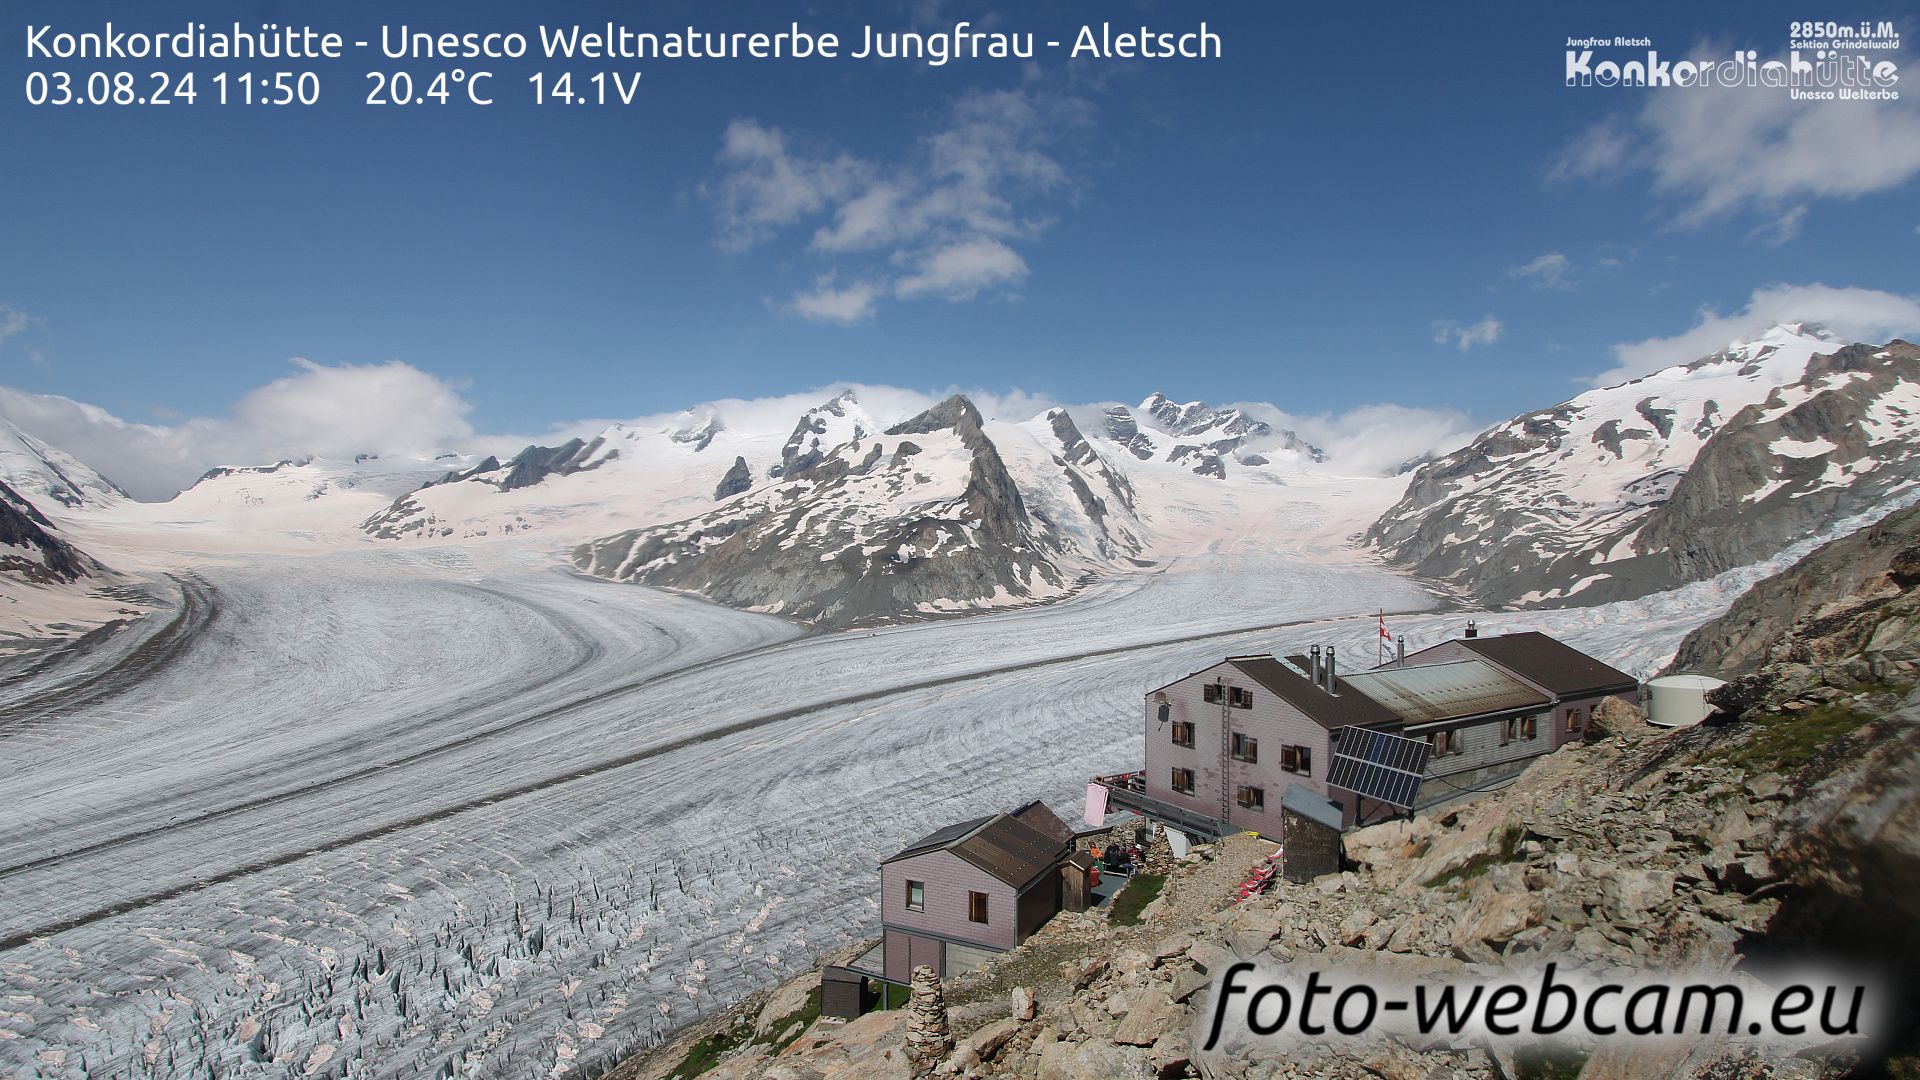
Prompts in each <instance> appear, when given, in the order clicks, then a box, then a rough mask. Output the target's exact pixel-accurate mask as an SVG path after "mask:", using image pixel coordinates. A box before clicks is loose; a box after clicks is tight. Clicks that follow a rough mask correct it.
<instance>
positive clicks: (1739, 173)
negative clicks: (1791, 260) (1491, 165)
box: [1549, 44, 1920, 242]
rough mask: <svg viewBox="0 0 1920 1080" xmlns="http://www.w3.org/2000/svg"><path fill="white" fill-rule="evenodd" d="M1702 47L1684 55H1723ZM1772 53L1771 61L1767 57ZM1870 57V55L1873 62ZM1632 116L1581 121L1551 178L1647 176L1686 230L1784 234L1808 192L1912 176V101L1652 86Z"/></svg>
mask: <svg viewBox="0 0 1920 1080" xmlns="http://www.w3.org/2000/svg"><path fill="white" fill-rule="evenodd" d="M1729 54H1730V50H1729V49H1724V48H1721V47H1719V46H1716V45H1713V44H1703V45H1699V46H1696V47H1695V48H1694V50H1693V51H1692V52H1691V53H1690V54H1689V55H1692V56H1703V57H1705V56H1725V55H1729ZM1776 59H1778V58H1776ZM1876 59H1879V58H1876ZM1642 102H1643V103H1642V104H1641V106H1640V107H1639V109H1638V110H1637V111H1636V112H1634V113H1633V114H1631V115H1628V116H1620V117H1614V118H1611V119H1609V120H1607V121H1604V122H1602V123H1601V124H1599V125H1596V126H1595V127H1593V128H1590V129H1589V130H1588V131H1587V132H1586V133H1585V134H1584V135H1582V136H1581V137H1580V138H1579V139H1578V140H1576V141H1575V142H1574V143H1573V144H1572V145H1570V146H1568V147H1567V148H1566V149H1565V150H1564V151H1563V152H1562V153H1561V155H1560V157H1559V160H1558V161H1556V162H1555V163H1554V165H1553V166H1552V168H1551V169H1550V170H1549V176H1550V177H1553V178H1555V179H1559V180H1576V179H1611V178H1615V177H1618V176H1620V175H1623V174H1625V173H1628V172H1640V171H1644V172H1646V173H1648V174H1649V175H1650V176H1651V180H1652V189H1653V191H1654V193H1655V194H1657V195H1659V196H1662V197H1664V198H1668V199H1671V200H1673V202H1674V203H1675V206H1676V210H1675V215H1674V223H1675V224H1677V225H1679V226H1682V227H1693V226H1698V225H1701V224H1704V223H1706V222H1709V221H1713V220H1717V219H1721V218H1725V217H1727V216H1730V215H1733V214H1738V213H1753V214H1758V215H1760V216H1762V217H1764V218H1766V219H1767V220H1768V221H1769V222H1770V223H1771V224H1772V228H1771V229H1770V230H1768V231H1764V232H1762V233H1761V234H1760V235H1759V236H1757V237H1756V238H1757V239H1762V240H1766V241H1768V242H1783V241H1784V240H1785V239H1790V238H1791V237H1792V236H1793V235H1795V234H1796V233H1797V232H1798V230H1799V219H1800V216H1802V215H1803V214H1804V206H1805V204H1806V203H1808V202H1809V201H1811V200H1815V199H1851V198H1856V197H1859V196H1862V195H1867V194H1870V193H1873V192H1879V191H1889V190H1892V189H1894V188H1897V187H1900V186H1902V185H1904V184H1906V183H1908V182H1909V181H1911V180H1912V179H1913V178H1914V177H1915V176H1916V175H1920V97H1916V96H1915V95H1913V94H1905V95H1902V96H1901V98H1900V99H1898V100H1895V101H1799V100H1795V99H1794V98H1793V97H1792V96H1791V95H1790V94H1789V93H1788V92H1787V91H1786V90H1785V89H1784V88H1780V87H1766V86H1757V87H1725V86H1711V87H1691V88H1678V87H1674V88H1662V89H1657V90H1650V91H1648V92H1646V93H1645V94H1643V95H1642Z"/></svg>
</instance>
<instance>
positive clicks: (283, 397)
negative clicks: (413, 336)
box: [0, 360, 473, 499]
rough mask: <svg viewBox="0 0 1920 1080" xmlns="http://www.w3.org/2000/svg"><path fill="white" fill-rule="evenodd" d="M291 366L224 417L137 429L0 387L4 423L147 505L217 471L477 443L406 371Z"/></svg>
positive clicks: (462, 409)
mask: <svg viewBox="0 0 1920 1080" xmlns="http://www.w3.org/2000/svg"><path fill="white" fill-rule="evenodd" d="M293 363H294V365H295V366H296V367H297V368H298V370H297V371H296V372H295V373H294V374H291V375H288V376H286V377H284V378H280V379H275V380H274V381H272V382H270V383H268V384H267V385H265V386H262V387H260V388H258V389H256V390H253V391H252V392H250V393H248V394H247V395H246V396H245V397H243V398H241V399H240V400H239V401H238V402H236V403H235V405H234V407H233V410H232V414H231V415H230V416H227V417H222V418H196V419H190V420H184V421H182V422H180V423H178V424H139V423H133V422H130V421H127V420H124V419H122V418H120V417H118V416H115V415H113V414H112V413H109V412H107V411H106V410H105V409H102V408H100V407H98V406H95V405H89V404H86V403H84V402H79V401H75V400H73V399H71V398H66V397H60V396H58V395H53V394H30V393H26V392H24V391H20V390H15V389H12V388H10V387H0V416H4V417H6V418H7V419H8V420H11V421H13V422H14V423H15V424H18V425H19V426H20V427H21V428H23V429H24V430H26V431H28V432H31V433H32V434H34V435H36V436H38V437H39V438H41V439H44V440H46V441H47V442H48V443H51V444H52V445H54V446H57V447H59V448H60V449H62V450H65V451H67V452H68V453H70V454H73V455H74V456H75V457H77V458H79V459H80V460H82V461H84V462H86V463H87V464H89V465H91V466H93V467H94V468H96V469H98V470H100V471H101V472H102V473H104V474H106V475H107V476H109V477H111V478H112V479H113V480H114V482H116V483H118V484H120V485H121V486H122V487H124V488H126V489H127V490H128V491H129V492H132V493H133V494H134V495H136V496H138V497H140V498H143V499H164V498H167V497H168V496H170V495H172V494H173V493H174V492H175V491H176V490H179V489H180V488H183V487H186V486H188V485H189V484H191V483H193V481H194V480H195V479H197V478H198V477H199V476H200V474H201V473H203V472H205V471H206V470H207V469H208V468H209V467H211V466H214V465H222V464H236V465H255V464H260V463H263V462H272V461H277V460H279V459H281V458H302V457H307V456H309V455H314V456H327V457H351V456H353V455H355V454H360V453H373V454H397V453H411V454H421V455H430V454H432V453H434V452H436V451H439V450H444V449H446V448H448V447H449V446H452V445H455V444H457V443H459V442H460V441H462V440H464V439H466V438H468V437H469V436H471V435H472V434H473V429H472V427H471V426H470V425H469V424H468V423H467V421H466V415H467V412H468V408H469V407H468V405H467V403H466V401H465V400H463V399H462V398H461V396H460V394H459V393H458V392H457V391H456V390H455V389H454V388H453V387H452V386H451V385H450V384H448V383H447V382H445V381H444V380H441V379H438V378H436V377H434V376H432V375H429V374H427V373H426V372H424V371H421V370H419V369H418V368H415V367H412V366H410V365H408V364H403V363H399V362H397V361H396V362H392V363H386V364H366V365H341V366H337V367H330V366H326V365H322V364H316V363H313V362H311V361H307V360H295V361H294V362H293Z"/></svg>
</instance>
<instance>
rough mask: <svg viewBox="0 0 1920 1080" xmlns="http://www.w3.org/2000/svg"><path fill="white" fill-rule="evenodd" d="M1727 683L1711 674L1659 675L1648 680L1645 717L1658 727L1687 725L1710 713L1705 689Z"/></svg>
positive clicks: (1710, 708)
mask: <svg viewBox="0 0 1920 1080" xmlns="http://www.w3.org/2000/svg"><path fill="white" fill-rule="evenodd" d="M1725 685H1727V684H1726V682H1725V680H1722V679H1716V678H1714V677H1713V676H1711V675H1662V676H1661V677H1659V678H1657V679H1654V680H1652V681H1651V682H1649V683H1647V693H1648V695H1649V696H1650V697H1651V698H1652V701H1650V702H1649V703H1648V708H1647V720H1648V721H1649V722H1651V723H1655V724H1658V725H1660V726H1661V727H1688V726H1690V725H1693V724H1697V723H1699V722H1700V721H1702V720H1705V719H1706V718H1707V717H1709V716H1711V715H1712V714H1713V706H1711V705H1709V704H1707V691H1709V690H1712V689H1713V688H1714V687H1717V686H1725Z"/></svg>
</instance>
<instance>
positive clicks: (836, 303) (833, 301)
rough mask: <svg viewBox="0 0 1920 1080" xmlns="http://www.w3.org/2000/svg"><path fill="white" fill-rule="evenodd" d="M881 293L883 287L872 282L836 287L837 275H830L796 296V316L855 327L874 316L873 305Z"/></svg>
mask: <svg viewBox="0 0 1920 1080" xmlns="http://www.w3.org/2000/svg"><path fill="white" fill-rule="evenodd" d="M880 293H881V290H880V287H879V286H878V285H874V284H873V283H871V282H864V281H863V282H855V283H854V284H852V285H847V286H844V287H841V286H838V285H836V284H834V277H833V275H831V274H827V275H823V276H822V277H820V278H819V279H818V280H816V281H815V282H814V284H813V288H812V289H809V290H807V291H805V292H799V293H795V294H794V297H793V301H792V307H793V311H794V314H796V315H799V316H800V317H801V318H803V319H809V320H812V321H813V322H827V323H837V324H839V325H841V326H852V325H853V324H854V323H857V322H865V321H866V320H867V319H869V318H871V317H872V316H873V306H874V303H875V301H877V300H879V298H880Z"/></svg>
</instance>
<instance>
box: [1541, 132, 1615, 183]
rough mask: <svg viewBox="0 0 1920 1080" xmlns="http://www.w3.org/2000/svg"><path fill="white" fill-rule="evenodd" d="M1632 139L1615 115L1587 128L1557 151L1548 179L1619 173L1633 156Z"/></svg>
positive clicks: (1593, 177) (1601, 177) (1596, 177)
mask: <svg viewBox="0 0 1920 1080" xmlns="http://www.w3.org/2000/svg"><path fill="white" fill-rule="evenodd" d="M1634 149H1635V139H1634V136H1633V135H1632V134H1631V133H1630V132H1629V131H1628V128H1627V125H1626V123H1625V122H1624V121H1622V120H1621V119H1620V118H1618V117H1612V118H1609V119H1607V120H1603V121H1601V122H1600V123H1598V124H1595V125H1594V126H1592V127H1590V128H1588V129H1587V130H1586V131H1585V132H1584V133H1582V134H1581V136H1580V137H1579V138H1578V139H1576V140H1574V141H1573V142H1572V143H1571V144H1570V145H1568V146H1567V147H1566V149H1564V150H1562V151H1561V152H1560V155H1559V157H1558V158H1556V159H1555V161H1554V163H1553V165H1552V166H1551V167H1550V168H1549V169H1548V170H1547V178H1548V179H1549V180H1557V181H1567V180H1607V179H1611V178H1613V177H1616V176H1618V175H1620V174H1621V173H1622V172H1624V171H1625V170H1626V169H1627V168H1628V167H1629V164H1630V162H1631V161H1632V159H1633V156H1634Z"/></svg>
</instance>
